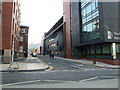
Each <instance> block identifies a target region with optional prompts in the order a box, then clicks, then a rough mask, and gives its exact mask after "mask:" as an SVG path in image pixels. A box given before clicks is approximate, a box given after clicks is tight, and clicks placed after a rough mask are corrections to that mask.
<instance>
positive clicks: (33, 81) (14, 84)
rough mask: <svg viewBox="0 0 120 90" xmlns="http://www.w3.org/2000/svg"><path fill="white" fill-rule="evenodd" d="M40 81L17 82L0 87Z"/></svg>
mask: <svg viewBox="0 0 120 90" xmlns="http://www.w3.org/2000/svg"><path fill="white" fill-rule="evenodd" d="M40 81H42V80H34V81H25V82H17V83H10V84H3V85H0V86H11V85H17V84H25V83H33V82H40Z"/></svg>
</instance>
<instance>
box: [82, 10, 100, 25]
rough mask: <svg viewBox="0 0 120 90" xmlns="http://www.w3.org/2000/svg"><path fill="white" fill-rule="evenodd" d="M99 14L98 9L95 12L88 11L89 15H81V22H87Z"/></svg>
mask: <svg viewBox="0 0 120 90" xmlns="http://www.w3.org/2000/svg"><path fill="white" fill-rule="evenodd" d="M98 16H99V11H98V9H96V11H95V12H92V13H90V14H89V15H87V16H85V17H82V24H85V23H87V22H88V21H90V20H92V19H95V18H96V17H98Z"/></svg>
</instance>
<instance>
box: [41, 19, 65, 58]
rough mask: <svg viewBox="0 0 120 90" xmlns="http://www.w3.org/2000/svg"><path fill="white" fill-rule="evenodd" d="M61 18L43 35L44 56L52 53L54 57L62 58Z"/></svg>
mask: <svg viewBox="0 0 120 90" xmlns="http://www.w3.org/2000/svg"><path fill="white" fill-rule="evenodd" d="M63 25H64V23H63V17H61V18H60V19H59V20H58V21H57V22H56V23H55V25H54V26H53V27H52V28H51V29H50V30H49V31H48V32H47V33H45V35H44V40H43V43H42V44H43V45H44V46H43V48H44V49H42V51H43V50H44V54H45V55H49V54H51V53H53V54H54V55H56V56H61V57H64V41H63V40H64V37H63ZM42 54H43V53H42Z"/></svg>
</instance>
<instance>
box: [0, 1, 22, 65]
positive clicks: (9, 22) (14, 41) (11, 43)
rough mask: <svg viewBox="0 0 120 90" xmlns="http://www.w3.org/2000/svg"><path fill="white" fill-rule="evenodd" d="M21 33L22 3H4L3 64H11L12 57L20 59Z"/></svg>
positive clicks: (1, 50)
mask: <svg viewBox="0 0 120 90" xmlns="http://www.w3.org/2000/svg"><path fill="white" fill-rule="evenodd" d="M19 32H20V2H19V0H13V1H11V2H2V47H1V48H0V52H1V54H2V62H3V63H10V62H11V58H12V57H11V56H12V55H13V52H12V49H13V50H14V58H17V57H18V51H19Z"/></svg>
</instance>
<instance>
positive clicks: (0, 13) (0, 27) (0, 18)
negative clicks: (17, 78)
mask: <svg viewBox="0 0 120 90" xmlns="http://www.w3.org/2000/svg"><path fill="white" fill-rule="evenodd" d="M1 49H2V1H1V0H0V50H1ZM1 54H2V53H1V52H0V62H1Z"/></svg>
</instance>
